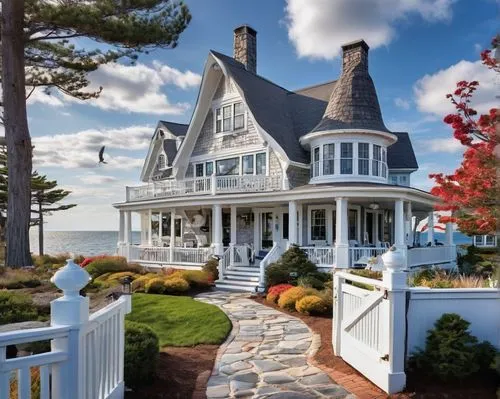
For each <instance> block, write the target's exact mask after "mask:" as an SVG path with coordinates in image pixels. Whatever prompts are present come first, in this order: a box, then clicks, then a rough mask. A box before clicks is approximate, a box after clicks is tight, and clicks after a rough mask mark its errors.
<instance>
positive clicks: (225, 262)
mask: <svg viewBox="0 0 500 399" xmlns="http://www.w3.org/2000/svg"><path fill="white" fill-rule="evenodd" d="M230 266H231V247H228V248H226V249H225V250H224V253H223V254H222V256H221V257H220V259H219V281H222V280H224V275H225V274H226V270H227V269H229V267H230Z"/></svg>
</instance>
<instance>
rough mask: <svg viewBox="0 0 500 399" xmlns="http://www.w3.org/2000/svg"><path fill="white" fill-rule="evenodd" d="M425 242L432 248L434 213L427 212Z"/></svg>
mask: <svg viewBox="0 0 500 399" xmlns="http://www.w3.org/2000/svg"><path fill="white" fill-rule="evenodd" d="M427 242H430V243H431V245H432V246H434V212H429V216H428V219H427Z"/></svg>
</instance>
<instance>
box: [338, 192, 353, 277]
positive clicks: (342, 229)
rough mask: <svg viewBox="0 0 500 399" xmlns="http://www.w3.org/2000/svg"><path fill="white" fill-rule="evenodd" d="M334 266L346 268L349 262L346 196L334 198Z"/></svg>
mask: <svg viewBox="0 0 500 399" xmlns="http://www.w3.org/2000/svg"><path fill="white" fill-rule="evenodd" d="M335 201H336V205H337V211H336V218H337V220H336V243H335V251H336V253H337V259H336V266H335V267H336V268H348V267H349V266H350V264H349V230H348V221H349V219H348V211H347V208H348V201H347V198H341V197H339V198H336V199H335Z"/></svg>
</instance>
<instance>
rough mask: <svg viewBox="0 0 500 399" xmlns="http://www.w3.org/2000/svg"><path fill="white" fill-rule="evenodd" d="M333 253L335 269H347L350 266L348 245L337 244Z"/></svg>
mask: <svg viewBox="0 0 500 399" xmlns="http://www.w3.org/2000/svg"><path fill="white" fill-rule="evenodd" d="M335 252H336V260H335V268H336V269H347V268H348V267H349V266H350V262H349V244H337V245H336V246H335Z"/></svg>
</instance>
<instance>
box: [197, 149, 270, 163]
mask: <svg viewBox="0 0 500 399" xmlns="http://www.w3.org/2000/svg"><path fill="white" fill-rule="evenodd" d="M265 151H266V147H264V146H262V145H252V146H246V147H245V148H240V149H234V148H230V149H227V150H221V151H217V153H216V154H202V155H196V156H194V157H191V158H190V159H189V161H190V162H191V163H199V162H204V161H211V160H213V159H224V158H233V157H236V156H240V155H247V154H251V153H254V152H265Z"/></svg>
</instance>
